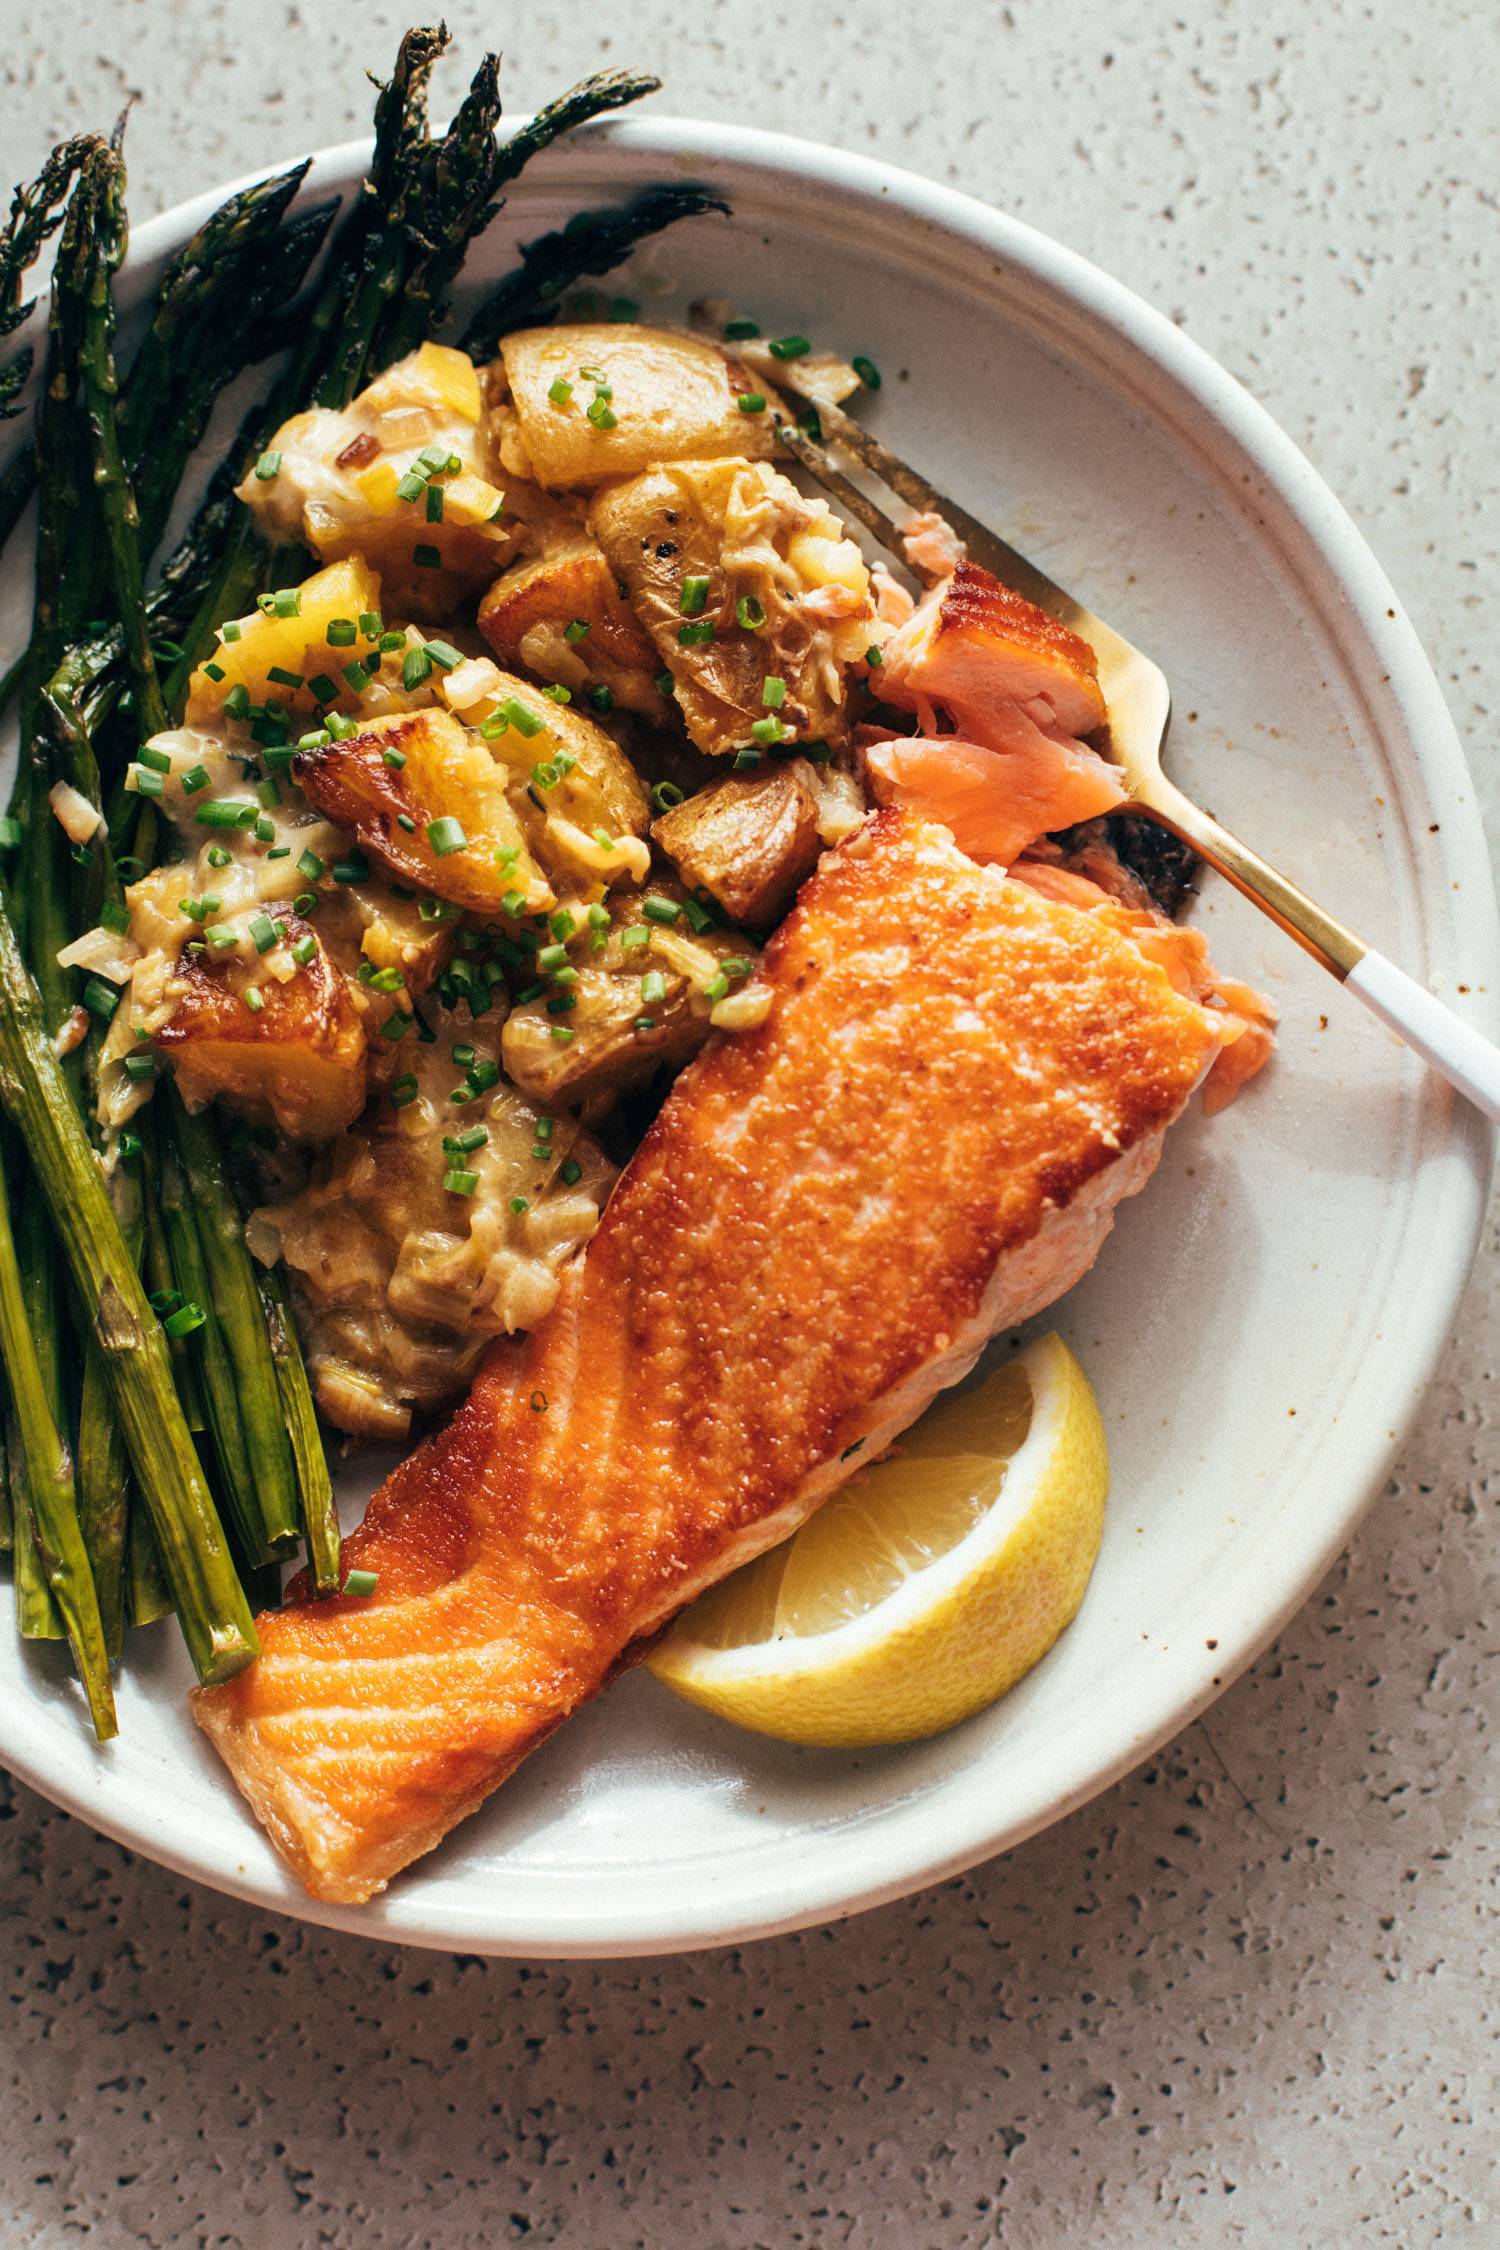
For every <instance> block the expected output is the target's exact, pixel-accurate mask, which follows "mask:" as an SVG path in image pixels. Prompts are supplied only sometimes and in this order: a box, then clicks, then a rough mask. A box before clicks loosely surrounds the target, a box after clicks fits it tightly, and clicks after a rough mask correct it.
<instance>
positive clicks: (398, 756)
mask: <svg viewBox="0 0 1500 2250" xmlns="http://www.w3.org/2000/svg"><path fill="white" fill-rule="evenodd" d="M380 759H381V763H382V765H387V766H391V767H393V768H394V769H395V771H396V772H397V773H399V772H400V771H401V768H402V767H403V766H404V765H405V763H406V752H405V751H404V750H382V751H381V753H380Z"/></svg>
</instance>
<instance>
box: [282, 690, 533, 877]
mask: <svg viewBox="0 0 1500 2250" xmlns="http://www.w3.org/2000/svg"><path fill="white" fill-rule="evenodd" d="M292 770H293V772H294V773H295V775H296V778H297V780H298V782H299V783H300V784H301V787H302V789H303V792H304V794H305V795H306V796H307V798H308V800H309V802H310V803H312V804H314V805H316V806H317V808H318V810H319V812H321V813H323V814H324V815H325V816H326V818H327V819H329V820H332V821H334V822H336V823H337V824H338V826H339V827H340V828H344V829H347V830H348V831H349V833H350V834H351V835H352V836H354V837H355V838H356V839H357V841H358V842H359V843H360V844H361V845H363V847H364V849H365V850H366V851H367V852H370V853H371V854H373V856H374V857H375V858H377V859H378V860H380V862H381V863H382V865H383V866H384V867H385V868H386V870H387V871H388V873H390V874H391V875H393V876H394V877H395V878H396V880H397V881H398V882H401V883H409V884H412V885H414V886H415V887H416V888H418V889H420V890H425V891H430V892H432V893H433V894H434V895H435V896H436V897H438V898H445V899H450V900H451V901H452V902H453V904H454V905H455V906H459V907H462V908H463V909H464V910H465V911H466V912H467V913H470V914H486V915H495V914H498V913H499V912H500V911H501V907H502V902H503V901H504V899H505V898H506V897H507V895H509V894H512V893H520V894H521V896H522V898H523V899H524V902H525V909H526V911H527V912H535V911H537V910H538V909H540V908H544V907H547V906H550V905H551V904H552V903H553V892H552V889H551V887H550V885H549V884H548V883H547V881H546V878H545V877H544V876H543V874H542V872H541V870H540V869H539V868H538V867H537V866H536V864H535V862H534V861H533V859H532V857H531V854H530V853H529V852H528V850H527V848H526V840H525V837H524V836H523V835H522V833H521V828H520V824H519V822H518V821H517V819H516V816H515V813H514V812H513V811H512V809H511V803H510V799H509V797H508V795H507V794H506V775H505V771H504V769H503V768H502V767H499V766H497V765H496V763H495V760H494V759H493V758H492V757H491V756H490V754H489V751H488V750H487V748H486V747H485V745H484V744H483V743H482V742H481V741H479V740H478V739H477V737H475V736H473V735H471V734H469V733H467V732H466V730H465V729H464V728H463V727H462V726H460V725H459V723H458V721H457V719H455V718H454V717H453V716H452V714H451V713H450V712H448V711H441V710H437V709H429V710H423V711H405V712H398V713H396V714H394V715H393V716H392V717H390V718H385V719H374V720H372V721H371V722H370V724H369V725H368V726H367V727H363V728H361V729H360V730H359V731H358V732H356V733H354V734H349V735H345V736H344V737H343V738H342V739H340V740H334V741H330V742H328V743H327V744H325V745H324V746H323V747H322V748H321V749H317V750H301V751H299V752H298V753H297V757H296V759H295V760H294V762H293V769H292Z"/></svg>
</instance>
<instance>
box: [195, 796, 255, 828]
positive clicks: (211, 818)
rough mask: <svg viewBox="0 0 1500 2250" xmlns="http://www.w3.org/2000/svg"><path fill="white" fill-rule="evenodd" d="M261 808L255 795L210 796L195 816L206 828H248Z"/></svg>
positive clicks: (198, 808) (197, 809) (198, 807)
mask: <svg viewBox="0 0 1500 2250" xmlns="http://www.w3.org/2000/svg"><path fill="white" fill-rule="evenodd" d="M259 809H260V808H259V807H258V806H257V804H256V802H255V799H254V798H253V797H209V798H207V799H206V800H205V802H204V803H203V804H201V805H199V806H197V807H196V808H195V810H194V814H193V817H194V819H195V820H197V821H199V822H200V823H201V824H202V826H203V827H205V828H248V827H249V826H250V823H251V822H252V821H253V820H254V819H255V817H256V815H257V813H258V811H259Z"/></svg>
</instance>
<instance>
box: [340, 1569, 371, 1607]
mask: <svg viewBox="0 0 1500 2250" xmlns="http://www.w3.org/2000/svg"><path fill="white" fill-rule="evenodd" d="M379 1583H380V1573H379V1572H378V1571H375V1570H351V1571H350V1572H349V1575H348V1576H347V1577H346V1578H345V1580H344V1585H343V1591H344V1593H345V1594H347V1595H348V1597H349V1599H350V1600H351V1601H360V1602H363V1601H368V1600H369V1598H370V1596H371V1595H372V1594H373V1593H374V1591H375V1589H376V1587H377V1586H378V1585H379Z"/></svg>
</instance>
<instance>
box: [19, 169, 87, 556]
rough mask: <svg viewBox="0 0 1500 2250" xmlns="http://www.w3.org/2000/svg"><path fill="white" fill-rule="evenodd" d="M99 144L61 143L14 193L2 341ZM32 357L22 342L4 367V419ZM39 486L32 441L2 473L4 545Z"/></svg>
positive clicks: (26, 314)
mask: <svg viewBox="0 0 1500 2250" xmlns="http://www.w3.org/2000/svg"><path fill="white" fill-rule="evenodd" d="M94 146H95V141H94V136H93V135H92V134H88V133H85V134H79V135H78V136H76V137H75V138H74V139H72V140H69V141H62V142H60V143H59V144H58V146H57V147H56V148H55V149H54V150H53V151H52V154H51V155H50V156H49V157H48V159H47V161H46V163H45V164H44V165H43V166H42V169H41V171H40V172H39V173H38V174H37V176H36V178H35V179H34V180H32V181H31V182H30V183H29V185H23V186H21V187H18V188H17V189H16V191H15V194H14V196H13V197H12V198H11V206H10V217H9V220H8V221H7V224H6V226H5V229H4V231H3V233H0V341H3V340H4V338H5V337H7V336H10V335H13V334H14V333H15V331H16V329H17V328H19V327H20V326H21V324H22V323H23V322H24V321H26V320H28V319H29V318H30V317H31V313H32V310H33V308H34V305H35V299H23V298H22V295H21V290H22V287H23V285H24V282H25V279H26V275H27V274H28V272H29V271H30V270H31V268H32V266H33V265H34V264H35V263H36V260H37V258H38V256H39V255H40V253H41V250H42V247H43V245H44V244H45V243H46V242H47V240H48V238H49V237H50V236H51V235H52V234H53V233H55V231H56V229H57V228H58V226H59V225H60V224H61V222H62V213H63V206H64V204H65V203H66V201H67V197H68V193H69V190H70V189H71V187H72V185H73V181H74V179H75V178H76V176H77V174H78V171H79V168H80V166H81V165H82V163H83V161H84V159H85V157H86V156H87V155H88V153H89V151H90V150H91V149H92V148H93V147H94ZM33 356H34V355H33V351H32V347H31V346H30V345H29V344H26V345H23V346H22V348H21V350H20V351H19V352H17V353H16V354H15V356H14V357H13V358H12V359H11V360H10V361H9V362H8V363H7V364H6V366H5V367H4V368H0V419H4V420H9V419H11V418H12V417H14V416H15V415H16V414H17V413H19V411H20V408H19V406H18V404H17V401H18V400H19V398H20V396H21V393H22V391H23V390H24V389H25V386H26V384H27V382H28V381H29V379H30V376H31V369H32V363H33ZM35 490H36V455H35V453H34V452H33V451H32V449H31V447H30V446H27V447H25V448H24V449H23V450H22V451H21V452H20V453H18V454H17V455H16V456H15V458H14V459H13V460H12V461H10V462H8V463H7V464H6V468H5V471H4V473H3V475H0V546H3V545H4V544H5V541H6V540H7V539H8V538H9V537H10V535H11V533H12V531H14V529H15V527H16V524H17V523H18V521H19V520H20V516H21V512H22V510H23V509H24V508H25V506H26V503H27V501H28V500H29V499H30V498H31V495H32V493H33V492H34V491H35Z"/></svg>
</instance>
